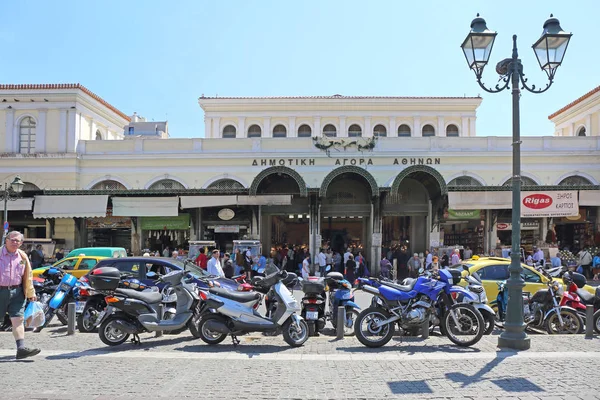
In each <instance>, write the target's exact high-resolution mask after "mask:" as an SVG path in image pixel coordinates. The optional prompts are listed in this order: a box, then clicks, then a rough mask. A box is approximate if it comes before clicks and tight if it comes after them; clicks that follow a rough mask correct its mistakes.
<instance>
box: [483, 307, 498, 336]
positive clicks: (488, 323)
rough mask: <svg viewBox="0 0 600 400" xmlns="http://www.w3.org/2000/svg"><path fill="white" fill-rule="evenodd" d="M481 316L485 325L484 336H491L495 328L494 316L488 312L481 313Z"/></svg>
mask: <svg viewBox="0 0 600 400" xmlns="http://www.w3.org/2000/svg"><path fill="white" fill-rule="evenodd" d="M481 316H482V317H483V322H484V324H485V331H484V332H483V334H484V335H491V334H492V332H493V331H494V328H495V327H496V314H491V313H489V312H485V311H482V312H481Z"/></svg>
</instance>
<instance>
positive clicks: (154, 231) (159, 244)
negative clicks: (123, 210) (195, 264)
mask: <svg viewBox="0 0 600 400" xmlns="http://www.w3.org/2000/svg"><path fill="white" fill-rule="evenodd" d="M137 221H138V224H139V229H140V230H141V232H142V237H141V239H142V241H141V242H142V243H143V244H144V246H143V248H145V249H149V250H151V251H160V252H162V251H163V250H164V249H165V248H166V247H168V248H169V249H170V250H171V251H172V250H174V249H178V248H184V249H185V248H187V247H188V242H189V240H190V214H187V213H182V214H179V215H177V216H173V217H138V219H137Z"/></svg>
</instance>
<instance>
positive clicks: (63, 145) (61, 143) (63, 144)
mask: <svg viewBox="0 0 600 400" xmlns="http://www.w3.org/2000/svg"><path fill="white" fill-rule="evenodd" d="M67 124H68V123H67V110H66V109H64V110H60V117H59V128H58V129H59V130H58V152H59V153H66V152H67V136H68V132H67V126H68V125H67Z"/></svg>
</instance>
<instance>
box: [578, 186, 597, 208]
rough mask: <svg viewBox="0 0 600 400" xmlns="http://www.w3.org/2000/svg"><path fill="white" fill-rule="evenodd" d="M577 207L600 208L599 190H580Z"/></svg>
mask: <svg viewBox="0 0 600 400" xmlns="http://www.w3.org/2000/svg"><path fill="white" fill-rule="evenodd" d="M579 205H580V206H599V207H600V190H580V191H579Z"/></svg>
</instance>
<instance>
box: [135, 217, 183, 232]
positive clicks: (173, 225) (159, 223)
mask: <svg viewBox="0 0 600 400" xmlns="http://www.w3.org/2000/svg"><path fill="white" fill-rule="evenodd" d="M140 227H141V228H142V230H143V231H154V230H161V229H170V230H188V229H190V214H179V215H178V216H176V217H140Z"/></svg>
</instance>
